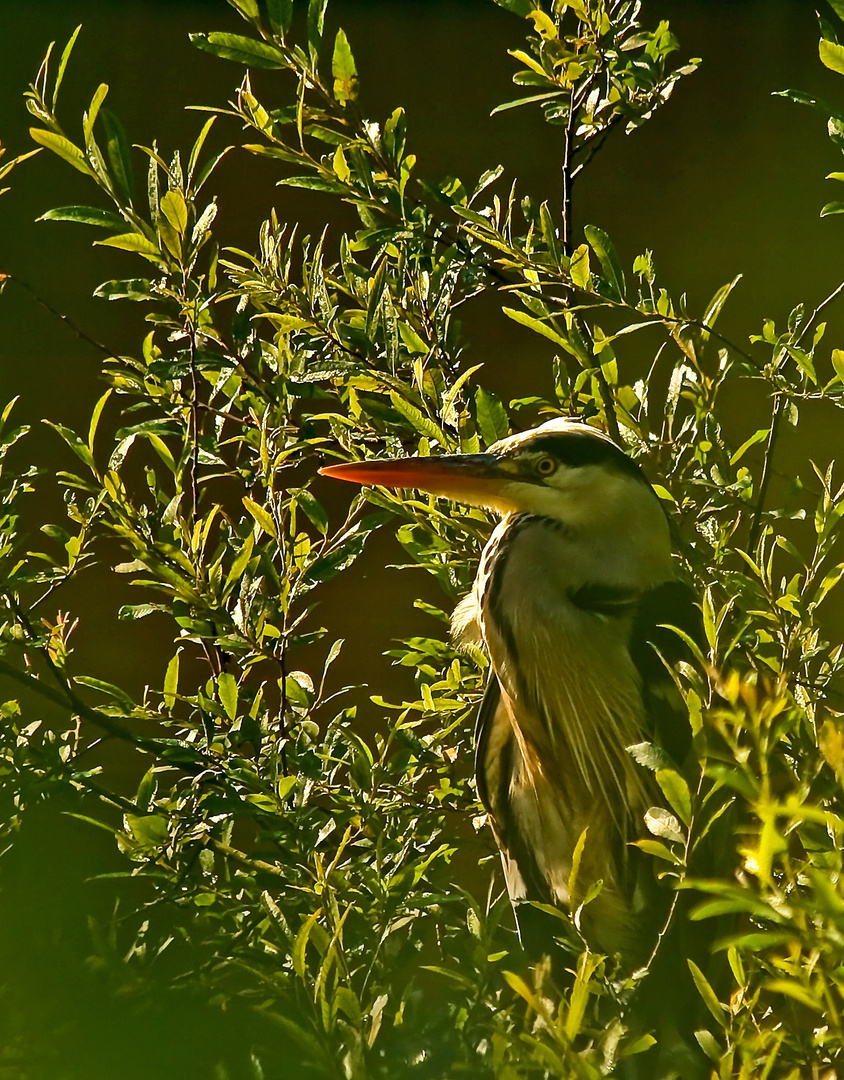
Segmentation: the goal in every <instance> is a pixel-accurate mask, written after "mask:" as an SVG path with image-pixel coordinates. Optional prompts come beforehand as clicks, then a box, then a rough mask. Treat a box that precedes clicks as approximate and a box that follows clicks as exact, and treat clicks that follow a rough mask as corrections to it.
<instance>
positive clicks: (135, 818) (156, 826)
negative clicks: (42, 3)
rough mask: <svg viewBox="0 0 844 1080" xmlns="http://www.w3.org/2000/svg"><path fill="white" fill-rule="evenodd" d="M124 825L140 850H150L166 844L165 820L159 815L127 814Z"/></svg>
mask: <svg viewBox="0 0 844 1080" xmlns="http://www.w3.org/2000/svg"><path fill="white" fill-rule="evenodd" d="M126 825H127V827H128V828H129V831H130V832H131V833H132V836H134V838H135V840H136V841H137V842H138V844H139V845H140V846H141V847H142V848H148V849H150V850H152V849H157V848H160V847H163V845H164V844H166V843H167V837H168V828H167V818H165V817H162V816H161V815H160V814H144V815H143V816H139V815H136V814H127V815H126Z"/></svg>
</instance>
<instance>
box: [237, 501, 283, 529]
mask: <svg viewBox="0 0 844 1080" xmlns="http://www.w3.org/2000/svg"><path fill="white" fill-rule="evenodd" d="M243 505H244V506H245V507H246V509H247V510H248V511H249V513H250V514H251V515H252V517H253V518H254V519H255V520H256V521H257V522H258V524H259V525H260V526H261V528H262V529H263V530H264V532H265V533H266V534H267V536H271V537H272V538H273V540H278V531H277V529H276V527H275V522H274V521H273V518H272V514H270V513H269V511H267V510H265V509H264V508H263V506H259V505H258V504H257V503H256V502H253V501H252V499H250V498H248V497H246V496H244V498H243Z"/></svg>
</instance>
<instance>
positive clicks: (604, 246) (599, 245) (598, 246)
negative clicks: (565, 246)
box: [583, 225, 627, 300]
mask: <svg viewBox="0 0 844 1080" xmlns="http://www.w3.org/2000/svg"><path fill="white" fill-rule="evenodd" d="M583 234H584V236H585V237H586V239H587V240H588V241H589V245H590V247H591V248H592V250H593V251H594V252H595V254H596V255H597V256H598V259H599V261H600V263H601V268H602V270H603V271H604V277H605V279H606V281H607V284H608V285H609V286H610V288H611V290H612V294H613V298H614V299H615V300H623V299H624V297H625V294H626V292H627V284H626V282H625V280H624V271H623V270H622V268H621V263H620V262H619V260H618V254H617V253H616V250H615V248H614V247H613V243H612V241H611V240H610V238H609V237H608V236H607V234H606V233H605V232H604V230H603V229H599V228H598V227H597V226H595V225H587V226H586V227H585V228H584V230H583Z"/></svg>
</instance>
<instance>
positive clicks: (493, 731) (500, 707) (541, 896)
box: [475, 672, 551, 903]
mask: <svg viewBox="0 0 844 1080" xmlns="http://www.w3.org/2000/svg"><path fill="white" fill-rule="evenodd" d="M509 710H510V703H509V699H508V697H507V694H506V693H505V692H504V691H502V689H501V684H500V683H499V681H498V676H497V675H496V674H495V673H494V672H491V673H490V677H489V681H488V682H487V685H486V690H485V691H484V696H483V698H482V700H481V705H480V709H479V710H478V718H477V721H476V722H475V780H476V783H477V787H478V796H479V797H480V800H481V802H482V803H483V806H484V809H485V810H486V811H487V813H488V814H489V818H490V824H491V825H492V831H493V833H494V835H495V840H496V843H497V844H498V848H499V851H500V852H501V862H502V865H503V867H504V878H505V880H506V882H507V892H508V894H509V896H510V899H511V900H513V901H519V900H539V901H542V902H543V903H549V902H550V900H551V896H550V892H549V889H548V885H547V883H546V881H545V879H544V878H543V876H542V875H541V873H540V872H539V868H538V866H537V864H536V860H535V858H534V857H533V855H532V854H531V851H530V846H529V844H528V843H526V842H525V839H524V837H523V835H522V830H521V829H520V827H519V820H518V815H517V813H516V811H515V806H514V802H513V799H512V791H513V782H514V778H515V776H516V772H517V770H518V769H519V765H520V762H521V752H520V750H519V747H518V744H517V742H516V738H515V735H514V734H513V724H512V721H511V718H510V711H509Z"/></svg>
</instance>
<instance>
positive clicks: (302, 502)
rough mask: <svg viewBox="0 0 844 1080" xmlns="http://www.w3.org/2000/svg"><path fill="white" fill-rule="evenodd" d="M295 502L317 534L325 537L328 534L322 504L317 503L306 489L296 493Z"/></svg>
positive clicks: (326, 515) (326, 519) (326, 517)
mask: <svg viewBox="0 0 844 1080" xmlns="http://www.w3.org/2000/svg"><path fill="white" fill-rule="evenodd" d="M296 502H297V503H298V505H299V506H300V507H301V508H302V510H304V512H305V514H306V516H307V518H308V520H309V521H310V522H311V524H312V525H313V526H314V528H315V529H316V530H317V532H319V533H322V535H323V536H325V534H326V533H327V532H328V514H326V512H325V508H324V506H323V505H322V503H321V502H318V501H317V499H315V498H314V496H313V495H312V494H311V493H310V491H308V490H307V489H302V490H301V491H299V492H297V494H296Z"/></svg>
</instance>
